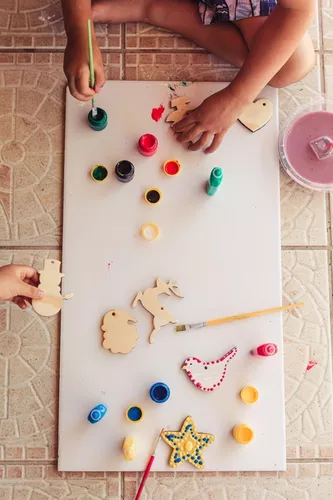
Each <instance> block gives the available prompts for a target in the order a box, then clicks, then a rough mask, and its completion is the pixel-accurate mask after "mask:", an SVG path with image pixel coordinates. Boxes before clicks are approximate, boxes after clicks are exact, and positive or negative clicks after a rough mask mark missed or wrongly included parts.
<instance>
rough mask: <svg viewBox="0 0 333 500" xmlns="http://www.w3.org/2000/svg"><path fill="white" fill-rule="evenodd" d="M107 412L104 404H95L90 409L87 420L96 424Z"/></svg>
mask: <svg viewBox="0 0 333 500" xmlns="http://www.w3.org/2000/svg"><path fill="white" fill-rule="evenodd" d="M106 412H107V408H106V406H104V405H103V404H100V405H97V406H95V408H93V409H92V410H91V412H90V413H89V415H88V420H89V422H90V423H91V424H97V422H99V421H100V420H102V418H103V417H105V414H106Z"/></svg>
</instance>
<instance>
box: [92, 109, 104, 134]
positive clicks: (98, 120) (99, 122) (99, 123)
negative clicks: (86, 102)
mask: <svg viewBox="0 0 333 500" xmlns="http://www.w3.org/2000/svg"><path fill="white" fill-rule="evenodd" d="M88 123H89V125H90V127H91V128H92V129H93V130H96V132H100V131H101V130H104V129H105V127H106V126H107V124H108V115H107V113H106V111H104V109H102V108H97V115H96V116H93V114H92V110H91V111H89V114H88Z"/></svg>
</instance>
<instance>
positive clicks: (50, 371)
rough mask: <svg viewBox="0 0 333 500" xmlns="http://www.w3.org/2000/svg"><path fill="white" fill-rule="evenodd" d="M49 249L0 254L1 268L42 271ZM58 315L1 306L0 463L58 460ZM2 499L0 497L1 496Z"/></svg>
mask: <svg viewBox="0 0 333 500" xmlns="http://www.w3.org/2000/svg"><path fill="white" fill-rule="evenodd" d="M45 258H59V253H58V252H55V251H48V250H34V251H25V250H17V251H10V250H1V255H0V266H2V265H6V264H11V263H14V264H27V265H32V266H34V267H35V268H36V269H37V270H40V269H43V263H44V259H45ZM59 320H60V316H59V315H58V316H54V317H51V318H42V317H39V316H37V315H36V313H35V312H34V311H33V310H32V309H31V308H30V307H29V309H28V310H26V311H22V310H21V309H19V308H18V307H17V306H15V305H9V304H8V303H7V304H0V332H1V333H0V459H2V460H18V461H19V460H45V459H54V458H56V457H57V449H56V447H57V435H56V433H57V418H58V407H57V399H58V355H59V330H60V324H59ZM0 498H1V496H0Z"/></svg>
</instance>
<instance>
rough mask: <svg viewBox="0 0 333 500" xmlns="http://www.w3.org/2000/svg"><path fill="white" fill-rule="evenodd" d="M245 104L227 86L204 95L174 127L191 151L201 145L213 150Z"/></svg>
mask: <svg viewBox="0 0 333 500" xmlns="http://www.w3.org/2000/svg"><path fill="white" fill-rule="evenodd" d="M245 106H246V104H245V103H244V102H242V101H241V100H240V99H238V98H237V96H235V95H234V94H233V92H232V91H231V89H230V88H229V87H226V88H225V89H223V90H221V91H220V92H217V93H216V94H213V95H212V96H210V97H207V99H205V100H204V101H203V103H202V104H200V106H199V107H197V108H196V109H194V110H193V111H191V112H190V113H189V114H188V115H187V116H185V118H183V119H182V120H181V121H180V122H178V123H176V125H175V126H174V127H173V128H174V130H175V132H176V133H177V134H178V141H179V142H182V143H189V146H188V149H190V150H191V151H198V150H199V149H204V150H205V153H213V152H214V151H216V150H217V148H218V147H219V146H220V144H221V142H222V139H223V137H224V136H225V134H226V133H227V132H228V130H229V128H230V127H231V126H232V125H233V124H234V122H235V121H236V120H237V118H238V117H239V116H240V115H241V113H242V111H243V109H244V108H245ZM199 136H200V137H199ZM198 137H199V138H198ZM197 138H198V139H197ZM196 139H197V140H196ZM195 140H196V141H195Z"/></svg>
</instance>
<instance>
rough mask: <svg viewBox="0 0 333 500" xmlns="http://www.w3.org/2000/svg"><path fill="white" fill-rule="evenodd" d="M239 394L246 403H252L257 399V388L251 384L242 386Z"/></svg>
mask: <svg viewBox="0 0 333 500" xmlns="http://www.w3.org/2000/svg"><path fill="white" fill-rule="evenodd" d="M239 395H240V398H241V400H242V401H243V402H244V403H246V404H247V405H253V404H254V403H256V402H257V401H258V399H259V393H258V391H257V389H256V388H255V387H252V386H248V387H244V389H242V390H241V392H240V394H239Z"/></svg>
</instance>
